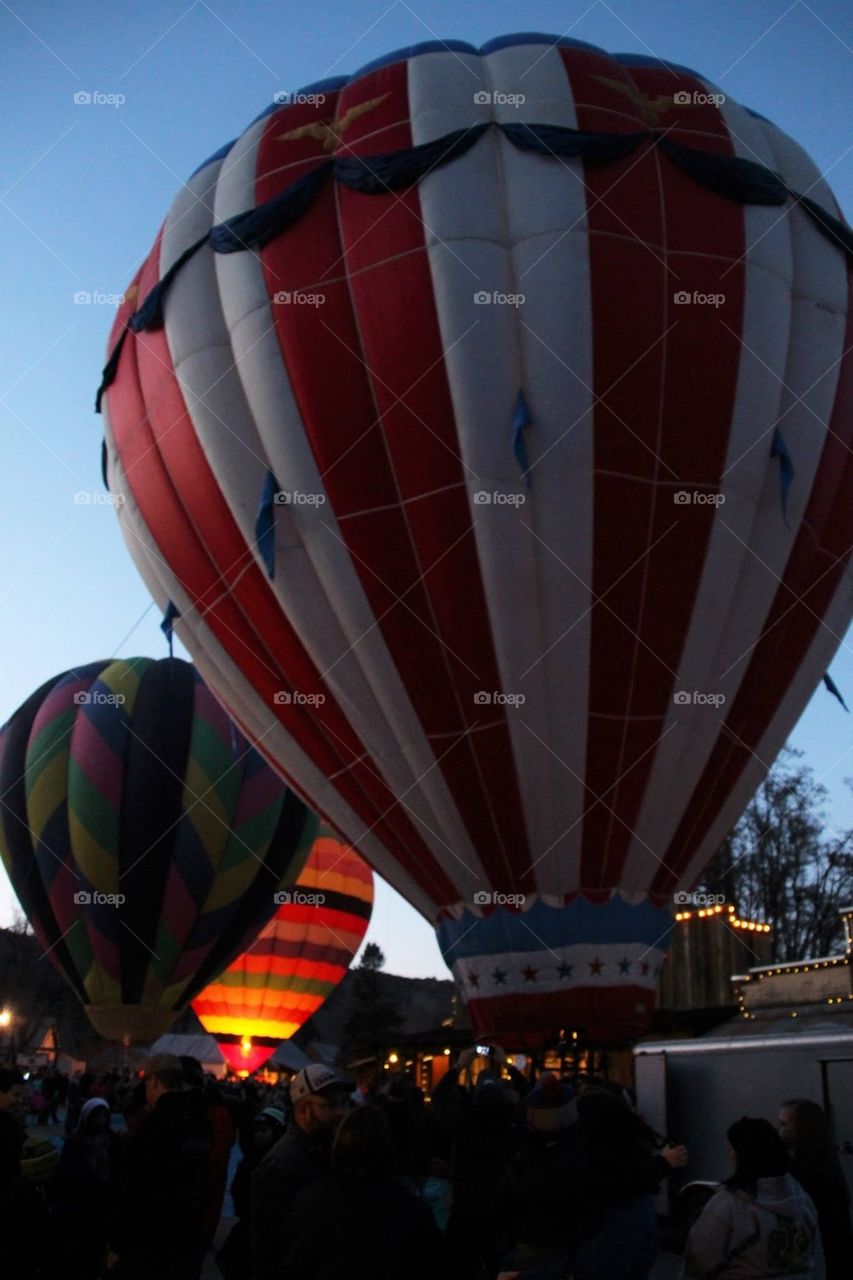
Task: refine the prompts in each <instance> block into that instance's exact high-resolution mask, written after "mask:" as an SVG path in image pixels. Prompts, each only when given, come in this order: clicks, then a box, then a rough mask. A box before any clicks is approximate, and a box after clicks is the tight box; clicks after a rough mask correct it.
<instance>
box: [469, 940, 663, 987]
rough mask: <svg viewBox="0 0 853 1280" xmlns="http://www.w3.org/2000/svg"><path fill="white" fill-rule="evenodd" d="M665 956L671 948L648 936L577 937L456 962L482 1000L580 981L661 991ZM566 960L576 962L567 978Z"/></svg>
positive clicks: (574, 984) (587, 984) (578, 984)
mask: <svg viewBox="0 0 853 1280" xmlns="http://www.w3.org/2000/svg"><path fill="white" fill-rule="evenodd" d="M451 954H452V953H451ZM665 958H666V950H665V948H662V947H649V946H648V945H647V944H646V943H644V942H619V943H615V944H613V943H606V944H602V945H598V944H596V945H591V944H589V943H586V942H577V943H574V944H570V945H568V946H563V947H555V948H553V949H551V948H550V947H549V948H547V949H546V950H543V949H542V948H541V947H539V948H537V949H535V950H531V951H500V952H497V953H492V952H487V953H486V954H484V955H482V956H469V957H468V958H466V959H463V960H453V961H452V962H451V964H450V968H451V971H452V973H453V976H454V978H455V979H456V984H457V986H458V988H459V990H460V991H461V993H462V997H463V999H465V1000H477V999H487V998H488V997H490V996H511V995H552V994H555V993H558V992H565V991H574V990H576V989H577V988H578V987H600V988H601V989H602V990H611V989H613V988H614V987H645V988H646V989H647V990H648V991H655V990H656V989H657V986H658V982H659V981H660V973H659V972H658V973H655V969H659V967H660V965H662V964H663V962H664V960H665ZM623 960H627V961H628V962H629V964H630V968H629V971H628V972H627V973H621V972H620V970H619V965H620V964H621V963H622V961H623ZM597 961H598V962H600V963H601V966H602V967H601V972H600V973H594V972H593V970H592V968H591V966H592V965H593V964H594V963H595V962H597ZM563 964H567V965H571V966H572V972H571V974H570V975H569V976H568V977H565V978H561V977H560V966H561V965H563ZM643 964H647V965H648V972H647V973H645V974H644V973H643V972H642V968H641V966H642V965H643ZM528 968H530V969H535V970H536V977H535V978H534V979H533V981H532V982H528V981H526V980H525V978H524V970H525V969H528ZM496 971H497V972H498V973H502V974H503V975H504V980H503V981H502V982H499V981H497V980H496V978H495V976H494V975H495V972H496ZM472 973H473V974H474V975H475V977H476V978H477V979H478V981H477V982H476V983H474V982H472V981H471V974H472Z"/></svg>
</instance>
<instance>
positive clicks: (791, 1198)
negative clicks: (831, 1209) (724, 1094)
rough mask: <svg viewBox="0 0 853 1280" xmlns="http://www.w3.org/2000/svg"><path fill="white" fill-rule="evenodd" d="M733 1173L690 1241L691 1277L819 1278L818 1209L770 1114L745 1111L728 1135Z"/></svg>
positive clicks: (688, 1274) (687, 1271)
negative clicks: (752, 1114)
mask: <svg viewBox="0 0 853 1280" xmlns="http://www.w3.org/2000/svg"><path fill="white" fill-rule="evenodd" d="M726 1136H727V1137H728V1141H729V1152H730V1155H731V1157H732V1159H733V1161H734V1166H735V1169H734V1173H733V1174H732V1176H731V1177H730V1178H728V1179H727V1180H726V1181H725V1182H724V1183H723V1185H722V1186H721V1187H720V1189H719V1191H717V1193H716V1194H715V1195H713V1196H712V1197H711V1199H710V1200H709V1201H708V1203H707V1204H706V1205H705V1208H704V1209H703V1211H702V1213H701V1214H700V1216H699V1217H698V1218H697V1220H696V1222H695V1223H694V1225H693V1228H692V1230H691V1232H690V1235H689V1237H688V1240H687V1257H686V1262H685V1272H684V1274H685V1276H686V1277H689V1278H690V1280H694V1278H696V1280H698V1278H700V1277H701V1278H702V1280H711V1278H712V1277H713V1280H747V1277H751V1278H753V1280H771V1278H775V1277H777V1276H778V1277H782V1276H784V1277H785V1280H824V1276H825V1271H824V1264H823V1250H822V1249H821V1243H820V1232H819V1231H818V1225H817V1213H816V1211H815V1207H814V1205H813V1204H812V1202H811V1200H810V1199H809V1197H808V1196H807V1195H806V1193H805V1191H803V1189H802V1187H801V1186H800V1184H799V1183H798V1182H797V1180H796V1179H795V1178H794V1177H793V1175H792V1174H791V1160H790V1157H789V1155H788V1152H787V1150H786V1148H785V1144H784V1143H783V1142H782V1139H781V1138H780V1137H779V1134H778V1133H777V1132H776V1130H775V1129H774V1128H773V1126H772V1125H771V1124H770V1122H769V1121H768V1120H753V1119H749V1118H748V1117H746V1116H744V1118H743V1119H742V1120H738V1121H737V1122H736V1123H735V1124H733V1125H732V1126H731V1128H730V1129H729V1131H728V1134H727V1135H726Z"/></svg>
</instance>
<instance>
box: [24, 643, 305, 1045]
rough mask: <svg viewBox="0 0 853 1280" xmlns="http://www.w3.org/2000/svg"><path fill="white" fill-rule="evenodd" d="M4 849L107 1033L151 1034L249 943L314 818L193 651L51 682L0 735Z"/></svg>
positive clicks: (295, 863)
mask: <svg viewBox="0 0 853 1280" xmlns="http://www.w3.org/2000/svg"><path fill="white" fill-rule="evenodd" d="M0 798H2V803H1V804H0V853H2V857H3V862H4V865H5V867H6V871H7V872H8V875H9V879H10V880H11V882H12V886H13V888H14V890H15V892H16V893H17V895H18V898H19V899H20V902H21V906H22V907H23V909H24V911H25V912H26V915H27V917H28V919H29V921H30V923H31V925H32V926H33V929H34V931H35V934H36V936H37V938H38V939H39V942H40V943H41V945H42V946H43V947H44V949H45V952H46V953H47V954H48V955H49V956H50V958H51V959H52V960H53V961H54V963H55V964H56V965H57V967H58V968H59V969H60V971H61V972H62V973H63V974H64V976H65V977H66V978H67V980H68V981H69V983H70V984H71V986H72V987H73V989H74V991H75V992H76V994H77V995H78V996H79V998H80V1000H81V1001H82V1002H83V1004H84V1005H85V1007H86V1012H87V1013H88V1015H89V1018H90V1020H91V1022H92V1024H93V1026H94V1027H95V1029H96V1030H97V1031H98V1032H99V1033H100V1034H101V1035H103V1036H106V1037H107V1038H108V1039H117V1040H124V1041H125V1042H129V1041H133V1040H140V1041H147V1040H154V1039H156V1038H157V1037H158V1036H160V1035H162V1034H163V1033H164V1032H165V1031H167V1030H168V1029H169V1026H170V1025H171V1023H172V1022H173V1021H174V1019H175V1018H176V1017H177V1015H178V1012H179V1011H180V1010H181V1009H182V1008H183V1007H184V1005H186V1004H187V1003H188V1001H190V1000H191V999H192V998H193V996H194V995H196V994H197V992H199V991H200V990H201V989H202V988H203V987H204V986H206V985H207V983H208V982H210V981H211V979H212V978H214V977H215V976H216V975H217V974H218V973H219V972H220V971H221V970H222V969H224V968H225V967H226V965H228V964H229V963H230V962H231V960H233V958H234V957H235V955H239V954H240V952H241V951H244V950H245V949H246V947H247V946H248V945H249V943H250V942H251V941H252V940H253V938H254V937H255V936H256V935H257V933H258V930H259V929H261V928H263V926H264V925H265V924H266V922H267V920H269V918H270V916H271V915H272V914H273V913H274V911H275V909H276V900H275V895H276V893H277V892H281V891H284V890H286V889H288V888H289V887H291V886H292V885H293V883H294V881H295V880H296V878H297V876H298V875H299V873H300V871H301V870H302V867H303V866H304V863H305V860H306V858H307V856H308V853H309V851H310V849H311V844H312V841H313V839H314V835H315V833H316V829H317V823H316V820H315V818H314V817H313V815H312V814H311V813H310V812H309V811H308V810H307V809H306V808H305V806H304V805H303V804H302V802H301V801H300V800H298V799H297V797H296V796H295V795H294V794H293V793H292V792H291V791H289V790H288V789H287V788H286V787H285V786H284V784H283V783H282V782H281V781H280V780H279V778H278V777H277V776H276V775H275V773H274V772H273V771H272V769H270V767H269V765H268V764H267V763H266V761H264V760H263V759H262V758H261V757H260V756H259V755H258V753H257V752H256V751H255V750H253V748H252V747H250V745H249V744H248V742H246V740H245V739H244V738H243V736H242V734H240V733H238V732H237V730H236V729H235V728H234V726H233V725H232V724H231V722H230V721H229V719H228V717H227V715H226V713H225V712H224V711H223V710H222V708H221V706H220V705H219V703H218V702H217V701H216V699H215V698H214V697H213V695H212V694H211V692H210V690H209V689H208V688H207V687H206V686H205V685H204V683H203V682H202V680H201V679H200V677H199V676H198V674H197V672H196V671H195V670H194V669H193V667H192V666H190V664H189V663H187V662H182V661H181V660H180V659H177V658H167V659H163V660H162V661H159V662H156V661H154V660H152V659H150V658H131V659H128V660H123V659H122V660H112V661H103V662H93V663H89V664H87V665H86V666H82V667H78V668H77V669H75V670H72V671H66V672H64V673H63V674H62V675H59V676H56V677H55V678H54V679H52V680H48V681H47V683H46V684H43V685H42V686H41V688H40V689H38V690H36V692H35V693H34V694H32V696H31V697H29V698H28V699H27V701H26V702H25V703H24V704H23V705H22V706H21V707H19V708H18V710H17V711H16V712H15V714H14V715H13V716H12V718H11V719H10V720H9V721H8V723H7V724H6V725H5V726H4V728H3V730H2V738H0Z"/></svg>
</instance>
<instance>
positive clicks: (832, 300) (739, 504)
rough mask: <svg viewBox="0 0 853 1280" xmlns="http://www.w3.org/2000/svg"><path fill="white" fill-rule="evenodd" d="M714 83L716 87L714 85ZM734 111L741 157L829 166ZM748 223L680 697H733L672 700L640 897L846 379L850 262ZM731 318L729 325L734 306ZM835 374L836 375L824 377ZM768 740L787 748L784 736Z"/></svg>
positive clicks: (651, 795) (649, 807)
mask: <svg viewBox="0 0 853 1280" xmlns="http://www.w3.org/2000/svg"><path fill="white" fill-rule="evenodd" d="M709 88H710V89H711V90H712V91H713V86H709ZM724 114H725V117H726V120H727V122H728V123H730V126H731V129H732V133H733V139H734V142H735V149H736V153H737V154H739V155H744V156H746V157H748V158H751V159H755V158H756V156H758V157H760V159H761V161H762V162H763V163H765V164H766V165H768V167H770V168H773V169H778V170H779V171H781V172H782V173H783V174H784V175H785V177H786V178H787V179H788V181H789V182H790V183H791V185H792V186H794V187H795V188H796V187H798V186H800V187H801V189H802V188H804V187H806V186H809V185H810V184H811V183H812V182H813V181H814V178H815V177H816V175H817V171H816V169H815V167H814V165H813V164H812V162H811V161H810V160H809V159H808V157H807V156H806V155H805V153H804V152H803V151H802V150H801V148H799V147H798V146H797V145H796V144H795V143H793V142H791V140H790V139H787V138H785V137H784V135H782V134H780V132H779V131H778V130H776V129H775V128H773V127H770V126H767V125H766V124H765V123H764V122H763V121H761V120H758V119H756V118H754V117H752V116H750V115H749V114H748V113H747V112H745V111H744V110H742V108H740V107H738V106H737V105H736V104H734V103H731V102H729V103H727V104H726V105H725V107H724ZM744 216H745V229H746V244H747V250H748V251H747V256H746V296H745V314H744V319H743V325H742V327H739V326H738V324H737V323H736V322H733V321H732V319H729V320H728V323H729V324H730V326H731V328H733V329H734V330H735V331H736V332H738V331H739V332H740V335H741V338H742V341H743V344H744V346H743V350H742V355H741V367H740V373H739V379H738V385H737V392H736V398H735V403H734V408H733V415H732V424H731V436H730V442H729V449H728V454H727V459H726V466H725V475H724V477H723V483H722V486H721V492H722V494H723V496H724V498H725V502H724V504H723V505H722V506H721V507H719V508H718V509H717V515H716V518H715V521H714V528H713V531H712V534H711V539H710V542H709V546H708V552H707V556H706V561H705V566H704V570H703V574H702V581H701V583H700V588H699V593H698V596H697V599H696V603H695V605H694V610H693V616H692V621H691V626H690V630H689V633H688V636H687V641H686V644H685V650H684V655H683V659H682V661H681V663H680V665H679V671H678V676H679V679H678V682H677V688H678V689H680V690H684V691H686V692H689V693H690V694H692V693H693V692H694V691H699V692H702V693H706V694H707V693H714V694H721V695H722V696H724V697H725V699H726V701H725V704H724V705H723V706H722V707H720V708H717V709H715V708H713V707H711V706H709V705H707V704H706V705H702V704H693V705H692V706H691V707H689V708H685V707H683V706H676V705H675V704H673V706H672V709H671V711H670V713H669V718H668V721H667V724H666V725H665V729H667V728H669V727H670V726H671V725H672V724H673V723H674V724H676V725H677V728H676V729H675V730H674V731H673V732H672V733H668V734H667V735H666V737H665V738H664V739H663V741H662V743H661V746H660V748H659V750H658V752H657V754H656V756H655V765H654V770H653V774H652V776H651V778H650V780H649V785H648V787H647V790H646V794H645V797H644V803H643V808H642V812H641V814H640V818H639V821H638V822H637V824H636V827H635V830H636V833H637V836H638V839H637V840H635V841H633V842H632V846H631V850H630V853H629V858H628V862H627V864H626V868H625V873H624V876H623V884H624V885H625V886H626V887H628V888H630V887H635V886H636V887H638V888H640V887H646V888H647V887H648V884H649V881H650V879H651V877H652V876H653V875H654V874H655V873H656V871H657V870H658V868H659V863H658V862H657V861H655V860H654V859H653V858H652V857H651V856H650V854H649V850H648V848H647V847H645V846H651V848H652V850H654V852H655V853H656V854H657V855H658V856H662V854H663V853H664V852H665V850H666V848H667V847H668V845H669V843H670V841H671V839H672V838H673V835H674V833H675V830H676V827H677V825H678V822H679V821H680V819H681V817H682V815H683V813H684V812H685V810H686V808H687V805H688V804H689V801H690V797H691V796H692V794H693V791H694V789H695V787H696V785H697V784H698V782H699V779H700V777H701V775H702V771H703V770H704V768H705V767H706V765H707V762H708V759H709V757H710V755H711V752H712V750H713V747H714V745H715V743H716V741H717V737H718V733H719V730H720V726H721V724H722V722H723V720H724V719H725V716H726V713H727V711H728V710H729V709H730V708H731V707H732V704H733V701H734V699H735V697H736V695H737V693H738V690H739V688H740V686H741V682H742V680H743V679H744V677H745V674H746V671H747V668H748V664H749V660H750V657H751V656H752V650H753V647H754V645H755V643H756V642H757V640H758V638H759V636H760V634H761V632H762V629H763V627H764V625H765V620H766V617H767V614H768V611H769V609H770V607H771V605H772V603H773V600H774V598H775V595H776V592H777V590H778V587H779V579H780V578H782V577H783V576H784V572H785V566H786V564H787V560H788V556H789V554H790V550H791V547H792V546H793V543H794V539H795V537H796V534H797V531H798V527H799V524H800V522H801V519H802V515H803V511H804V508H805V505H806V502H807V500H808V497H809V494H810V491H811V487H812V482H813V479H814V474H815V470H816V467H817V464H818V461H819V457H820V452H821V450H822V447H823V443H824V440H825V437H826V431H825V429H822V428H821V423H822V422H827V421H828V419H829V417H830V415H831V412H832V405H833V401H834V397H835V391H836V387H837V383H838V377H839V371H840V365H839V364H837V363H835V362H837V361H838V359H839V357H840V355H841V353H842V350H843V339H844V317H843V312H842V310H841V309H840V308H839V305H838V304H839V300H840V298H842V297H845V298H846V271H845V266H844V262H843V259H842V256H841V255H840V254H839V253H838V251H837V250H836V249H833V247H832V246H831V245H830V244H829V243H828V242H827V240H826V239H825V238H824V237H823V236H822V235H821V234H820V233H819V232H818V231H817V229H816V228H815V227H814V226H813V225H812V224H811V222H810V220H808V219H807V218H806V217H805V215H804V214H802V213H801V212H799V211H796V210H794V211H791V210H787V211H784V212H783V211H782V210H780V209H778V208H760V207H757V206H754V205H746V206H744ZM720 319H721V320H724V319H726V315H725V309H724V308H721V309H720ZM752 353H754V354H752ZM833 364H835V367H834V368H832V365H833ZM765 366H766V367H765ZM827 370H831V372H829V375H828V376H827V377H826V378H823V379H821V375H822V374H823V373H825V372H826V371H827ZM774 374H775V375H776V376H774ZM783 383H784V384H787V388H789V389H790V390H787V389H786V388H785V386H784V385H783ZM815 383H817V385H816V386H813V384H815ZM810 387H811V388H812V389H811V390H810V391H808V389H809V388H810ZM807 391H808V394H807V395H806V394H805V393H806V392H807ZM797 395H804V396H805V402H804V403H805V405H808V406H809V408H806V407H804V405H800V406H797V407H795V408H791V406H792V405H793V403H794V401H795V399H796V396H797ZM789 409H790V412H788V410H789ZM809 410H811V412H810V411H809ZM780 419H781V431H782V435H783V438H784V440H785V442H786V444H787V446H788V449H789V452H790V453H791V456H792V458H793V460H794V466H795V471H796V474H795V479H794V482H793V484H792V486H791V490H790V494H789V500H788V523H789V526H790V527H788V526H786V524H785V521H784V519H783V515H782V508H781V499H780V485H779V462H778V460H777V459H772V458H771V457H770V449H771V445H772V439H773V428H774V424H775V423H776V422H777V421H778V420H780ZM751 446H752V447H751ZM685 488H687V489H690V488H691V486H690V485H686V486H685ZM683 510H684V515H683V516H682V517H681V518H682V519H689V516H690V513H691V512H692V511H693V510H694V508H692V507H685V508H684V509H683ZM674 589H677V587H676V586H675V584H674ZM739 659H742V660H740V661H739ZM824 669H825V668H818V667H816V666H815V665H814V664H813V661H812V660H811V659H809V660H807V661H806V662H805V663H804V667H803V669H802V671H801V675H802V674H803V672H805V675H804V684H803V688H804V689H805V690H806V693H805V697H804V699H803V700H802V701H800V702H799V704H796V703H795V702H792V701H791V699H790V695H789V697H788V698H787V699H786V703H787V705H788V708H789V711H788V713H787V714H785V715H782V717H781V720H780V723H785V722H788V721H790V716H791V711H790V708H793V707H796V710H795V711H794V719H796V716H797V715H798V714H799V711H801V710H802V708H803V706H804V705H805V701H806V700H807V698H808V691H809V690H810V689H812V688H813V687H814V685H815V684H816V682H817V680H818V679H819V678H820V675H821V674H822V671H823V670H824ZM759 679H760V677H759ZM674 692H675V690H674ZM768 737H769V739H770V740H773V741H775V740H776V735H768ZM783 742H784V738H783V739H781V740H779V741H778V744H777V746H776V747H775V749H774V750H773V752H772V754H771V755H770V756H763V758H764V759H765V760H766V761H767V763H770V762H771V761H772V758H773V756H774V755H775V754H776V751H778V750H779V748H780V747H781V746H782V745H783ZM762 754H763V753H762ZM758 781H760V777H758V776H757V775H756V774H755V772H754V771H753V770H750V784H749V786H750V788H754V786H756V785H757V782H758ZM736 794H737V797H738V801H737V803H738V804H739V805H740V807H741V808H742V807H743V805H744V804H745V803H746V801H747V799H748V797H749V795H750V794H751V790H747V789H746V788H745V787H744V786H743V785H741V786H739V787H738V788H737V793H736ZM739 811H740V810H739V809H736V808H735V806H734V802H732V803H729V804H727V805H726V810H725V812H726V823H727V824H728V825H725V824H723V823H722V822H721V821H717V822H716V823H715V824H714V827H713V830H712V831H710V832H709V833H708V835H707V836H706V837H705V839H704V841H703V842H702V846H701V849H699V850H698V851H696V853H695V856H694V857H693V859H692V862H691V866H692V868H693V869H694V870H692V871H691V873H690V876H689V877H685V878H684V880H683V883H685V884H687V883H692V879H693V878H695V875H697V874H698V871H696V870H695V869H696V868H698V867H699V866H701V864H703V863H704V862H707V860H708V858H709V857H710V856H711V855H712V854H713V853H714V851H715V848H716V847H717V844H718V843H719V841H720V839H721V838H723V837H724V836H725V834H726V832H727V830H728V828H729V826H730V825H731V823H732V822H733V821H734V819H735V818H736V817H737V816H738V813H739ZM721 826H722V836H720V834H719V832H720V829H721ZM676 852H677V851H676Z"/></svg>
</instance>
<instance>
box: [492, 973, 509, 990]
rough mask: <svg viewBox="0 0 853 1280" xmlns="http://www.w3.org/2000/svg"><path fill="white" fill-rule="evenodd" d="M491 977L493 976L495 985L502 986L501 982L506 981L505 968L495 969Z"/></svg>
mask: <svg viewBox="0 0 853 1280" xmlns="http://www.w3.org/2000/svg"><path fill="white" fill-rule="evenodd" d="M492 977H493V978H494V980H495V985H496V986H498V987H500V986H503V984H504V983H505V982H506V970H505V969H495V971H494V972H493V974H492Z"/></svg>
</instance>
